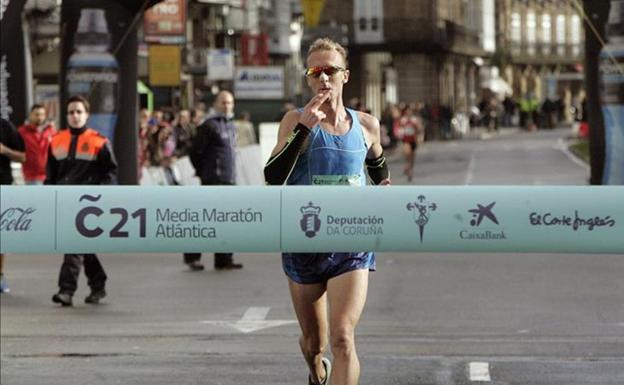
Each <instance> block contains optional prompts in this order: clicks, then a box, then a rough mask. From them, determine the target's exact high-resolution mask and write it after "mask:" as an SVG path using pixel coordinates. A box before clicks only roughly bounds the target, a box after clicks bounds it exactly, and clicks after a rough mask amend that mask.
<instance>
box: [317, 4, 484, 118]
mask: <svg viewBox="0 0 624 385" xmlns="http://www.w3.org/2000/svg"><path fill="white" fill-rule="evenodd" d="M484 2H485V3H488V4H491V5H493V1H488V0H472V1H457V0H393V1H388V0H386V1H383V0H373V1H363V0H349V1H335V0H328V1H327V2H326V3H325V8H324V9H323V12H322V16H321V23H320V26H319V27H317V28H316V31H312V32H311V35H323V34H324V33H323V32H324V31H327V30H328V29H330V28H332V27H333V30H336V29H338V30H344V31H347V32H345V33H344V34H343V35H344V36H342V38H343V40H344V41H347V42H348V44H347V46H348V49H349V54H350V66H351V74H352V79H351V82H350V86H349V87H347V89H346V90H345V92H346V97H347V98H356V97H357V98H359V99H361V100H362V102H363V104H364V105H366V106H367V107H368V108H370V109H371V110H372V112H373V113H374V114H375V115H377V116H379V114H380V113H381V111H382V109H383V108H384V106H385V105H386V103H396V102H406V103H412V102H424V103H428V104H430V105H447V106H449V107H451V108H452V109H453V110H454V111H467V110H468V108H469V107H470V106H471V105H474V104H476V102H477V98H478V97H479V67H480V65H481V64H482V62H483V58H487V57H488V55H491V53H492V51H493V47H492V45H493V44H492V45H490V47H489V50H488V49H486V47H485V46H484V39H483V38H484V17H483V16H484V7H483V5H484ZM489 16H491V17H492V22H493V17H494V15H493V8H492V11H491V12H490V14H489ZM492 25H493V24H492ZM341 26H343V27H344V28H336V27H341Z"/></svg>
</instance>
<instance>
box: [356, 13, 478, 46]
mask: <svg viewBox="0 0 624 385" xmlns="http://www.w3.org/2000/svg"><path fill="white" fill-rule="evenodd" d="M358 25H359V24H358V23H352V26H354V27H355V28H357V27H358ZM383 28H384V29H383V37H384V41H383V42H382V43H379V44H364V45H363V46H362V47H353V48H355V49H360V48H362V49H380V48H381V49H384V50H388V51H392V52H410V51H427V52H431V53H435V52H448V51H453V52H459V53H468V52H471V53H473V52H478V54H481V51H480V42H479V35H478V33H477V32H476V31H472V30H470V29H467V28H465V27H464V26H462V25H459V24H455V23H453V22H450V21H447V20H439V21H436V20H433V19H431V18H416V19H415V18H412V17H407V16H406V17H404V18H403V17H401V18H384V20H383ZM350 48H351V47H350ZM353 48H351V49H353Z"/></svg>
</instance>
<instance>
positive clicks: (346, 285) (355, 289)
mask: <svg viewBox="0 0 624 385" xmlns="http://www.w3.org/2000/svg"><path fill="white" fill-rule="evenodd" d="M367 290H368V269H361V270H354V271H350V272H348V273H345V274H342V275H339V276H337V277H335V278H332V279H330V280H329V281H328V282H327V299H328V302H329V316H330V317H329V326H330V336H331V337H330V338H331V349H332V354H333V356H334V363H333V365H332V366H333V370H332V375H331V378H330V381H329V382H330V383H331V384H332V385H356V384H357V383H358V379H359V377H360V362H359V360H358V357H357V353H356V350H355V327H356V326H357V323H358V321H359V320H360V315H361V314H362V310H363V309H364V304H365V303H366V294H367Z"/></svg>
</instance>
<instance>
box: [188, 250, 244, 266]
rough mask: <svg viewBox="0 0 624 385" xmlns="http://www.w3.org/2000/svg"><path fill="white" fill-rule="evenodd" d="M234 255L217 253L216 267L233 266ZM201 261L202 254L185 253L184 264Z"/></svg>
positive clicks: (215, 256) (215, 255)
mask: <svg viewBox="0 0 624 385" xmlns="http://www.w3.org/2000/svg"><path fill="white" fill-rule="evenodd" d="M232 255H233V254H232V253H215V254H214V258H215V259H214V265H215V267H223V266H227V265H230V264H232ZM200 259H201V253H184V263H191V262H197V261H199V260H200Z"/></svg>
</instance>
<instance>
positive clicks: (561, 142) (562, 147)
mask: <svg viewBox="0 0 624 385" xmlns="http://www.w3.org/2000/svg"><path fill="white" fill-rule="evenodd" d="M556 148H557V149H559V150H560V151H561V152H563V153H564V154H565V155H566V156H567V157H568V158H569V159H570V160H571V161H572V162H574V163H576V164H577V165H578V166H581V167H582V168H583V169H585V170H586V171H590V167H589V165H588V164H587V163H585V162H583V161H582V160H580V159H579V158H578V156H576V155H574V154H573V153H572V152H570V150H568V146H567V145H566V144H565V141H564V140H563V138H559V140H558V141H557V146H556Z"/></svg>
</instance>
